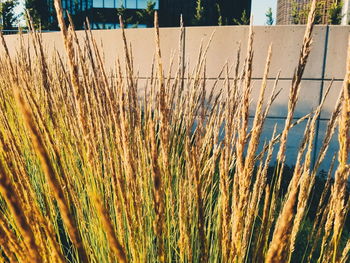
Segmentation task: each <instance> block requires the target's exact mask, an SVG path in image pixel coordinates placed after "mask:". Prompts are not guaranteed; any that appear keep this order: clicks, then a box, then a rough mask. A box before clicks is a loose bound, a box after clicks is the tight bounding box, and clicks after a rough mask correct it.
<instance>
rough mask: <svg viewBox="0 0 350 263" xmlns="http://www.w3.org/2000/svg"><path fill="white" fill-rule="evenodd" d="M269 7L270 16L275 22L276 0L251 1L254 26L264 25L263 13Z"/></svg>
mask: <svg viewBox="0 0 350 263" xmlns="http://www.w3.org/2000/svg"><path fill="white" fill-rule="evenodd" d="M269 7H271V8H272V14H273V16H274V20H275V22H276V9H277V0H252V14H253V22H254V25H265V24H266V16H265V13H266V11H267V9H269Z"/></svg>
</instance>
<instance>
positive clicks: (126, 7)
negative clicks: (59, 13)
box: [48, 0, 251, 29]
mask: <svg viewBox="0 0 350 263" xmlns="http://www.w3.org/2000/svg"><path fill="white" fill-rule="evenodd" d="M148 1H149V0H62V7H63V8H64V9H65V10H67V11H68V12H69V13H70V14H72V17H73V20H74V23H75V25H76V28H78V29H79V28H82V27H83V23H84V21H85V18H86V17H87V18H88V19H89V22H90V26H91V28H93V29H112V28H119V22H118V16H119V15H122V17H123V19H124V20H125V22H126V26H127V27H134V26H137V27H149V26H152V25H153V19H150V18H148V17H147V15H149V14H147V13H145V12H144V10H145V9H146V8H147V3H148ZM153 2H154V9H155V10H158V11H159V24H160V26H161V27H174V26H179V24H180V16H181V15H182V16H183V21H184V23H185V25H186V26H191V25H207V26H210V25H217V24H218V20H219V17H220V19H221V21H222V24H224V25H226V24H227V25H230V24H234V19H240V18H241V16H242V13H243V11H245V14H246V16H247V17H250V9H251V0H243V1H242V0H206V1H202V2H201V3H202V5H203V19H202V20H201V23H200V24H198V23H195V22H194V15H195V13H196V7H197V0H153ZM48 3H49V7H50V13H52V18H51V20H52V23H53V21H54V19H55V15H54V6H53V0H48Z"/></svg>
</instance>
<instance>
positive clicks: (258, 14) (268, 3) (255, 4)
mask: <svg viewBox="0 0 350 263" xmlns="http://www.w3.org/2000/svg"><path fill="white" fill-rule="evenodd" d="M19 3H20V4H19V6H18V7H17V9H16V11H17V13H22V12H23V6H24V4H23V3H24V0H20V1H19ZM269 7H271V8H272V13H273V16H274V18H275V17H276V8H277V0H252V14H253V17H254V25H265V23H266V16H265V13H266V11H267V9H268V8H269Z"/></svg>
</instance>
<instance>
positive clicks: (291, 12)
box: [276, 0, 348, 25]
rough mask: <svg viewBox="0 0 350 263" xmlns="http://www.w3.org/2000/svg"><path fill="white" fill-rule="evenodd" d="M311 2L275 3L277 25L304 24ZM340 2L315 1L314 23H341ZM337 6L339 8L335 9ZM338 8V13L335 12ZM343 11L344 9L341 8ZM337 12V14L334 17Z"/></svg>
mask: <svg viewBox="0 0 350 263" xmlns="http://www.w3.org/2000/svg"><path fill="white" fill-rule="evenodd" d="M311 2H312V1H311V0H278V2H277V21H276V22H277V23H276V24H277V25H289V24H305V23H306V22H307V17H308V13H309V10H310V5H311ZM346 2H348V0H346ZM341 3H344V1H341V0H319V1H317V7H316V8H317V9H316V23H317V24H340V23H342V20H343V19H342V17H343V16H344V15H342V12H344V11H342V9H341ZM337 6H339V8H338V7H337ZM336 8H338V11H336ZM343 10H344V8H343ZM336 12H338V13H339V14H337V15H335V13H336Z"/></svg>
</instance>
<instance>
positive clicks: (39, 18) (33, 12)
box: [25, 0, 52, 29]
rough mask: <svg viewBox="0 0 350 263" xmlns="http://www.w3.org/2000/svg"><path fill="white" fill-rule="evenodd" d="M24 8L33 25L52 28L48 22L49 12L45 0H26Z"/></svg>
mask: <svg viewBox="0 0 350 263" xmlns="http://www.w3.org/2000/svg"><path fill="white" fill-rule="evenodd" d="M25 10H26V12H28V13H29V15H30V17H31V19H32V20H33V23H34V26H35V27H41V28H42V29H52V23H50V17H51V13H50V9H49V6H48V3H47V1H43V0H26V1H25Z"/></svg>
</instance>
